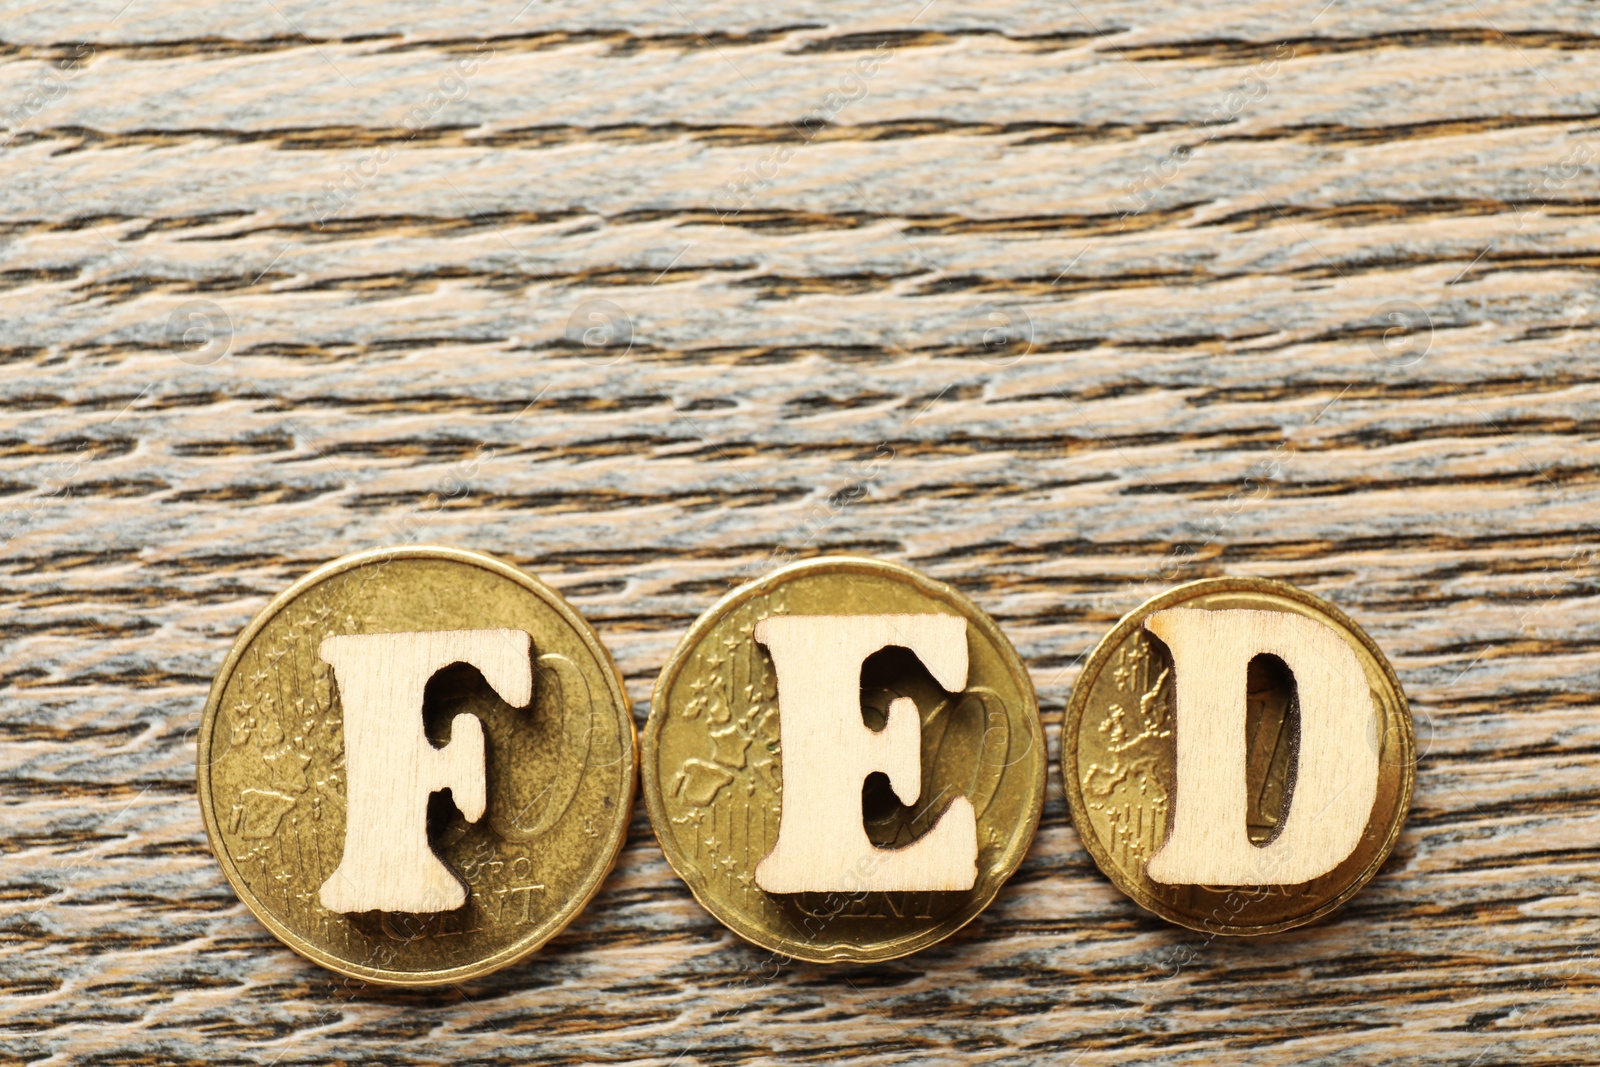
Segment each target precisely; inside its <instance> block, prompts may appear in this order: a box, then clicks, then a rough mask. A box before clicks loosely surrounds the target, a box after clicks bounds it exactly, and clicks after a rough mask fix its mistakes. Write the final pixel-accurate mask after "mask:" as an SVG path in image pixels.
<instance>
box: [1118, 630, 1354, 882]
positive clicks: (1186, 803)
mask: <svg viewBox="0 0 1600 1067" xmlns="http://www.w3.org/2000/svg"><path fill="white" fill-rule="evenodd" d="M1144 625H1145V629H1147V630H1149V631H1150V632H1151V633H1153V634H1155V635H1156V636H1157V637H1159V638H1161V640H1162V641H1163V642H1165V643H1166V646H1167V648H1168V649H1169V650H1170V651H1171V653H1172V671H1173V696H1174V708H1173V721H1174V726H1173V728H1174V730H1175V731H1176V734H1177V763H1176V766H1177V770H1176V775H1177V783H1176V786H1175V787H1174V790H1173V793H1174V795H1173V809H1172V822H1171V825H1170V828H1169V829H1168V831H1167V839H1166V842H1165V843H1164V844H1163V845H1162V846H1161V849H1160V851H1158V852H1157V853H1156V854H1155V855H1154V856H1152V857H1150V865H1149V867H1148V868H1146V870H1147V873H1148V874H1149V875H1150V878H1151V880H1153V881H1156V882H1164V883H1167V884H1169V885H1292V884H1295V883H1299V882H1309V881H1310V880H1311V879H1313V878H1316V877H1318V876H1319V875H1323V874H1327V873H1328V872H1329V871H1331V870H1333V869H1334V868H1335V867H1337V866H1338V865H1339V864H1340V863H1342V862H1343V861H1344V860H1345V858H1346V857H1348V856H1349V855H1350V853H1352V852H1354V851H1355V848H1356V845H1357V844H1359V843H1360V841H1361V835H1362V833H1363V832H1364V831H1365V829H1366V825H1367V820H1368V818H1369V817H1370V816H1371V814H1372V805H1373V803H1374V801H1376V799H1377V796H1378V748H1377V744H1376V741H1375V737H1376V734H1375V730H1376V725H1377V723H1376V718H1375V714H1374V711H1373V707H1372V696H1371V692H1370V690H1369V689H1368V686H1367V677H1366V674H1365V672H1364V671H1363V670H1362V669H1361V663H1360V662H1359V661H1358V660H1357V659H1356V657H1355V653H1354V652H1352V651H1351V650H1350V646H1348V645H1347V644H1345V642H1344V640H1343V639H1342V638H1340V636H1339V635H1338V634H1337V633H1335V632H1334V631H1333V630H1332V629H1331V628H1330V627H1328V626H1327V625H1326V624H1324V623H1321V622H1318V621H1317V620H1315V619H1311V618H1307V617H1306V616H1304V615H1295V614H1291V613H1289V612H1279V611H1249V610H1244V609H1235V610H1227V611H1203V610H1199V609H1195V608H1173V609H1171V610H1168V611H1161V612H1157V613H1156V614H1154V615H1151V616H1150V617H1149V618H1148V619H1146V620H1145V624H1144ZM1264 652H1266V653H1271V654H1272V655H1274V656H1277V657H1278V658H1279V659H1281V660H1283V662H1284V663H1285V664H1287V665H1288V667H1289V670H1290V671H1291V672H1292V673H1293V674H1294V679H1295V688H1296V691H1297V694H1298V697H1299V703H1300V754H1299V758H1298V760H1297V762H1296V764H1295V769H1294V789H1293V793H1292V794H1291V796H1290V797H1289V798H1288V808H1289V810H1288V811H1286V812H1284V813H1283V815H1282V823H1281V826H1282V829H1281V830H1280V831H1279V833H1278V836H1277V837H1276V838H1274V839H1273V840H1272V841H1270V842H1268V843H1267V844H1266V845H1264V846H1257V845H1254V844H1252V843H1251V841H1250V837H1249V834H1248V832H1247V830H1246V812H1247V808H1246V804H1247V793H1248V786H1247V785H1246V781H1245V761H1246V758H1247V752H1246V738H1245V714H1246V710H1245V701H1246V692H1245V686H1246V683H1245V673H1246V669H1247V668H1248V667H1249V665H1250V660H1251V659H1253V658H1254V657H1255V656H1257V655H1259V654H1261V653H1264Z"/></svg>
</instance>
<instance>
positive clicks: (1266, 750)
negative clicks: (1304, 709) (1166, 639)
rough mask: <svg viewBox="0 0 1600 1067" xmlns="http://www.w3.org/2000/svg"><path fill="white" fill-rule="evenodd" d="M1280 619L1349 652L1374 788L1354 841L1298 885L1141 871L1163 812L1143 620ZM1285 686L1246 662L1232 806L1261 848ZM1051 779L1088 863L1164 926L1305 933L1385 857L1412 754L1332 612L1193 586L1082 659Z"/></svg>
mask: <svg viewBox="0 0 1600 1067" xmlns="http://www.w3.org/2000/svg"><path fill="white" fill-rule="evenodd" d="M1175 607H1184V608H1199V609H1206V610H1225V609H1234V608H1243V609H1251V610H1256V611H1274V612H1292V613H1296V614H1299V615H1304V616H1308V617H1310V618H1312V619H1316V620H1319V621H1321V622H1323V623H1325V624H1327V625H1328V626H1330V627H1332V628H1333V630H1334V631H1335V632H1336V633H1337V634H1338V635H1339V637H1340V638H1342V639H1343V640H1344V642H1345V643H1346V644H1347V645H1348V646H1349V647H1350V649H1351V650H1352V651H1353V652H1354V653H1355V656H1356V659H1357V661H1359V662H1360V664H1361V667H1362V669H1363V671H1364V673H1365V675H1366V681H1367V685H1368V689H1369V690H1370V692H1371V696H1372V705H1373V708H1374V711H1375V713H1376V723H1377V728H1376V729H1375V730H1374V731H1373V735H1372V736H1371V738H1370V739H1369V743H1370V744H1372V745H1375V746H1377V748H1378V754H1379V762H1378V786H1377V799H1376V802H1375V803H1374V804H1373V808H1372V813H1371V815H1370V817H1369V819H1368V822H1367V826H1366V829H1365V831H1364V832H1363V833H1362V836H1361V839H1360V843H1359V844H1358V845H1357V846H1356V848H1355V851H1354V852H1352V853H1351V854H1350V855H1349V856H1348V857H1347V858H1346V859H1345V860H1344V861H1343V862H1341V863H1340V864H1339V865H1338V866H1337V867H1335V868H1334V869H1333V870H1331V871H1329V872H1328V873H1327V874H1324V875H1322V876H1320V877H1318V878H1315V879H1313V880H1312V881H1309V882H1304V883H1300V884H1295V885H1271V886H1254V887H1230V886H1190V885H1167V884H1162V883H1159V882H1155V881H1153V880H1152V879H1151V878H1150V877H1149V876H1148V875H1147V874H1146V873H1145V870H1146V864H1147V863H1148V861H1149V860H1150V857H1151V856H1152V855H1153V854H1154V853H1155V852H1156V851H1157V850H1158V849H1159V848H1160V847H1161V845H1162V844H1163V842H1164V841H1165V840H1166V836H1167V832H1168V829H1169V821H1168V820H1169V818H1170V816H1171V813H1172V797H1173V789H1174V785H1175V774H1174V766H1173V764H1174V758H1175V749H1174V723H1173V718H1172V711H1173V671H1172V659H1171V656H1170V654H1169V653H1168V651H1167V649H1166V647H1165V646H1164V645H1163V644H1162V643H1161V641H1160V640H1159V639H1157V638H1155V637H1153V636H1152V635H1151V634H1150V633H1149V632H1148V631H1147V630H1145V629H1144V621H1145V619H1146V618H1148V617H1149V616H1151V615H1153V614H1154V613H1156V612H1158V611H1164V610H1166V609H1169V608H1175ZM1293 685H1294V683H1293V679H1292V676H1291V675H1290V674H1289V673H1288V671H1287V670H1286V668H1285V667H1284V664H1283V663H1282V661H1281V660H1277V659H1275V658H1267V657H1258V658H1257V659H1256V660H1254V661H1253V662H1252V663H1251V664H1250V668H1249V672H1248V681H1247V687H1248V690H1249V692H1248V695H1247V698H1246V708H1247V713H1246V729H1245V737H1246V745H1247V757H1246V782H1247V783H1248V786H1249V793H1248V798H1249V799H1248V800H1247V803H1246V811H1247V824H1248V835H1249V838H1250V841H1251V843H1252V844H1256V845H1264V844H1266V843H1267V842H1269V841H1270V840H1271V839H1272V837H1273V835H1274V831H1275V830H1276V829H1277V827H1278V822H1279V818H1280V816H1282V815H1283V814H1285V809H1286V804H1287V802H1288V801H1289V800H1290V799H1291V798H1292V794H1293V766H1292V765H1291V762H1290V757H1291V753H1293V752H1294V751H1295V750H1296V748H1297V745H1298V738H1297V733H1298V730H1297V724H1296V721H1295V719H1294V714H1293V712H1292V711H1291V708H1292V706H1293V705H1292V701H1293ZM1061 771H1062V777H1063V780H1064V784H1065V786H1066V793H1067V800H1068V803H1069V805H1070V806H1071V809H1072V821H1073V823H1074V824H1075V825H1076V826H1077V828H1078V835H1079V837H1080V838H1082V840H1083V843H1084V846H1085V847H1086V848H1087V849H1088V850H1089V854H1090V855H1091V856H1093V857H1094V861H1095V863H1097V864H1098V865H1099V867H1100V869H1101V870H1102V871H1104V872H1105V874H1106V876H1107V877H1109V878H1110V879H1111V880H1112V882H1114V883H1115V884H1116V886H1117V888H1118V889H1120V890H1122V891H1123V892H1124V893H1126V894H1127V895H1128V896H1130V897H1132V898H1133V900H1134V901H1135V902H1136V903H1138V904H1139V905H1140V906H1141V907H1144V908H1146V909H1148V910H1150V911H1153V912H1155V913H1156V914H1157V915H1159V916H1161V917H1162V918H1164V919H1167V920H1169V921H1171V922H1174V923H1177V924H1179V925H1181V926H1186V927H1189V928H1190V929H1193V930H1199V931H1202V932H1206V933H1217V934H1267V933H1273V932H1276V931H1279V930H1287V929H1289V928H1291V927H1295V926H1300V925H1302V924H1304V923H1308V922H1312V921H1313V920H1315V919H1318V918H1320V917H1322V916H1324V915H1326V914H1328V913H1329V912H1331V911H1333V910H1334V909H1335V908H1337V907H1339V906H1340V905H1341V904H1343V903H1344V902H1345V901H1347V900H1349V899H1350V898H1351V897H1352V896H1354V895H1355V893H1356V892H1357V891H1358V890H1360V889H1361V887H1362V886H1364V885H1366V883H1367V882H1368V881H1369V880H1370V879H1371V878H1372V877H1373V875H1375V874H1376V873H1377V872H1378V868H1379V867H1380V866H1382V864H1383V861H1384V860H1385V859H1386V858H1387V857H1388V855H1389V853H1390V851H1391V850H1392V849H1393V848H1394V844H1395V840H1396V839H1397V838H1398V837H1399V834H1400V829H1401V826H1402V825H1403V824H1404V823H1405V818H1406V812H1407V810H1408V809H1409V808H1410V806H1411V789H1412V784H1413V781H1414V780H1415V777H1416V744H1415V741H1414V738H1413V734H1412V724H1411V712H1410V709H1409V707H1408V706H1407V704H1406V698H1405V693H1404V692H1402V691H1401V688H1400V681H1399V679H1397V678H1396V677H1395V674H1394V670H1393V668H1391V667H1390V666H1389V661H1388V660H1387V659H1385V658H1384V655H1383V653H1382V652H1381V651H1380V650H1379V649H1378V646H1377V645H1376V644H1374V643H1373V641H1372V638H1370V637H1368V636H1367V634H1366V633H1365V632H1364V631H1363V630H1362V629H1361V628H1360V627H1359V626H1357V625H1356V624H1355V623H1354V622H1352V621H1351V620H1350V619H1349V618H1347V617H1346V616H1345V615H1344V613H1343V612H1341V611H1340V610H1339V609H1338V608H1336V607H1334V606H1333V605H1332V604H1329V603H1327V602H1326V601H1324V600H1322V599H1320V598H1318V597H1316V596H1313V595H1311V594H1310V593H1307V592H1305V591H1304V590H1301V589H1297V588H1295V587H1294V586H1292V585H1289V584H1287V583H1284V582H1279V581H1272V580H1269V579H1262V578H1207V579H1203V580H1201V581H1196V582H1190V583H1188V584H1186V585H1181V586H1178V587H1177V588H1175V589H1170V590H1168V591H1167V592H1164V593H1162V594H1160V595H1159V596H1156V597H1154V598H1152V599H1151V600H1148V601H1146V602H1145V603H1143V604H1141V605H1139V607H1138V608H1136V609H1134V610H1133V611H1131V612H1129V613H1128V614H1127V615H1126V616H1124V617H1123V618H1122V620H1121V621H1120V622H1118V623H1117V625H1116V627H1115V628H1113V629H1112V631H1111V632H1110V633H1108V634H1107V635H1106V636H1105V637H1104V639H1102V640H1101V642H1100V644H1099V645H1098V646H1097V647H1096V648H1095V650H1094V652H1093V654H1091V655H1090V657H1089V661H1088V663H1087V664H1086V665H1085V666H1084V668H1083V673H1082V674H1081V675H1080V676H1079V678H1078V681H1077V683H1076V685H1075V686H1074V687H1073V691H1072V700H1071V702H1070V703H1069V705H1068V707H1067V715H1066V722H1065V724H1064V725H1063V728H1062V757H1061Z"/></svg>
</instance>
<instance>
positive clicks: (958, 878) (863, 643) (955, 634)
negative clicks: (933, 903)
mask: <svg viewBox="0 0 1600 1067" xmlns="http://www.w3.org/2000/svg"><path fill="white" fill-rule="evenodd" d="M755 637H756V640H757V641H760V642H761V643H762V644H764V645H766V646H767V650H768V651H769V652H771V653H772V662H773V665H774V667H776V669H777V672H778V733H779V736H780V743H781V744H782V746H783V813H782V815H781V816H780V817H779V820H778V843H777V844H776V845H775V846H773V849H772V852H771V853H769V854H768V855H767V857H766V858H765V859H763V860H762V861H761V862H760V864H758V865H757V866H756V884H757V885H759V886H760V887H761V888H762V889H764V890H766V891H767V892H769V893H804V892H852V893H855V892H863V891H866V890H885V891H887V890H934V889H971V888H972V886H973V884H974V883H975V882H976V881H977V878H978V826H977V817H976V816H975V814H974V813H973V810H972V803H971V801H969V800H968V799H967V798H966V797H963V796H957V797H955V798H954V799H953V800H952V801H951V802H950V806H949V808H948V809H946V810H945V812H944V814H943V815H942V816H940V818H939V821H938V822H937V823H936V824H934V827H933V829H931V830H929V831H928V832H927V833H926V834H924V835H923V836H922V837H920V838H918V839H917V840H916V841H914V842H912V843H911V844H909V845H907V846H905V847H904V848H898V849H885V848H877V847H876V846H874V845H873V844H872V842H871V841H870V840H868V838H867V831H866V827H865V824H864V823H863V821H862V811H861V785H862V783H863V782H864V781H865V780H866V777H867V775H869V774H872V773H873V772H874V771H882V772H883V773H884V774H886V775H888V777H889V785H890V786H891V787H892V788H893V789H894V794H895V796H897V797H899V798H900V802H901V803H902V804H914V803H916V801H917V797H918V796H919V795H920V794H921V792H922V722H921V720H920V719H919V718H918V717H917V708H916V705H915V704H914V703H913V702H912V701H910V700H909V699H907V698H905V697H899V698H897V699H896V700H894V701H892V702H891V703H890V704H889V716H888V722H887V723H886V724H885V725H884V727H883V729H882V731H878V732H874V731H873V730H871V729H870V728H868V726H867V724H866V723H865V722H864V721H863V720H862V718H861V664H862V662H863V661H865V660H866V658H867V657H868V656H870V655H871V654H872V653H874V652H876V651H878V650H879V649H881V648H884V647H886V646H888V645H897V646H900V647H902V648H907V649H910V650H911V651H912V652H913V653H915V654H916V655H917V657H918V658H919V659H921V660H922V662H923V664H924V665H925V666H926V667H927V668H928V670H929V671H930V672H931V673H932V674H933V677H934V678H935V680H937V681H938V683H939V684H940V685H942V686H944V688H945V689H947V690H949V691H950V692H953V693H959V692H960V691H961V690H963V689H965V688H966V685H967V620H966V619H964V618H962V617H961V616H959V615H780V616H774V617H772V618H768V619H762V620H761V621H760V622H759V623H757V624H756V629H755ZM974 758H976V753H974ZM941 799H943V798H939V797H936V798H934V800H935V802H937V801H938V800H941Z"/></svg>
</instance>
